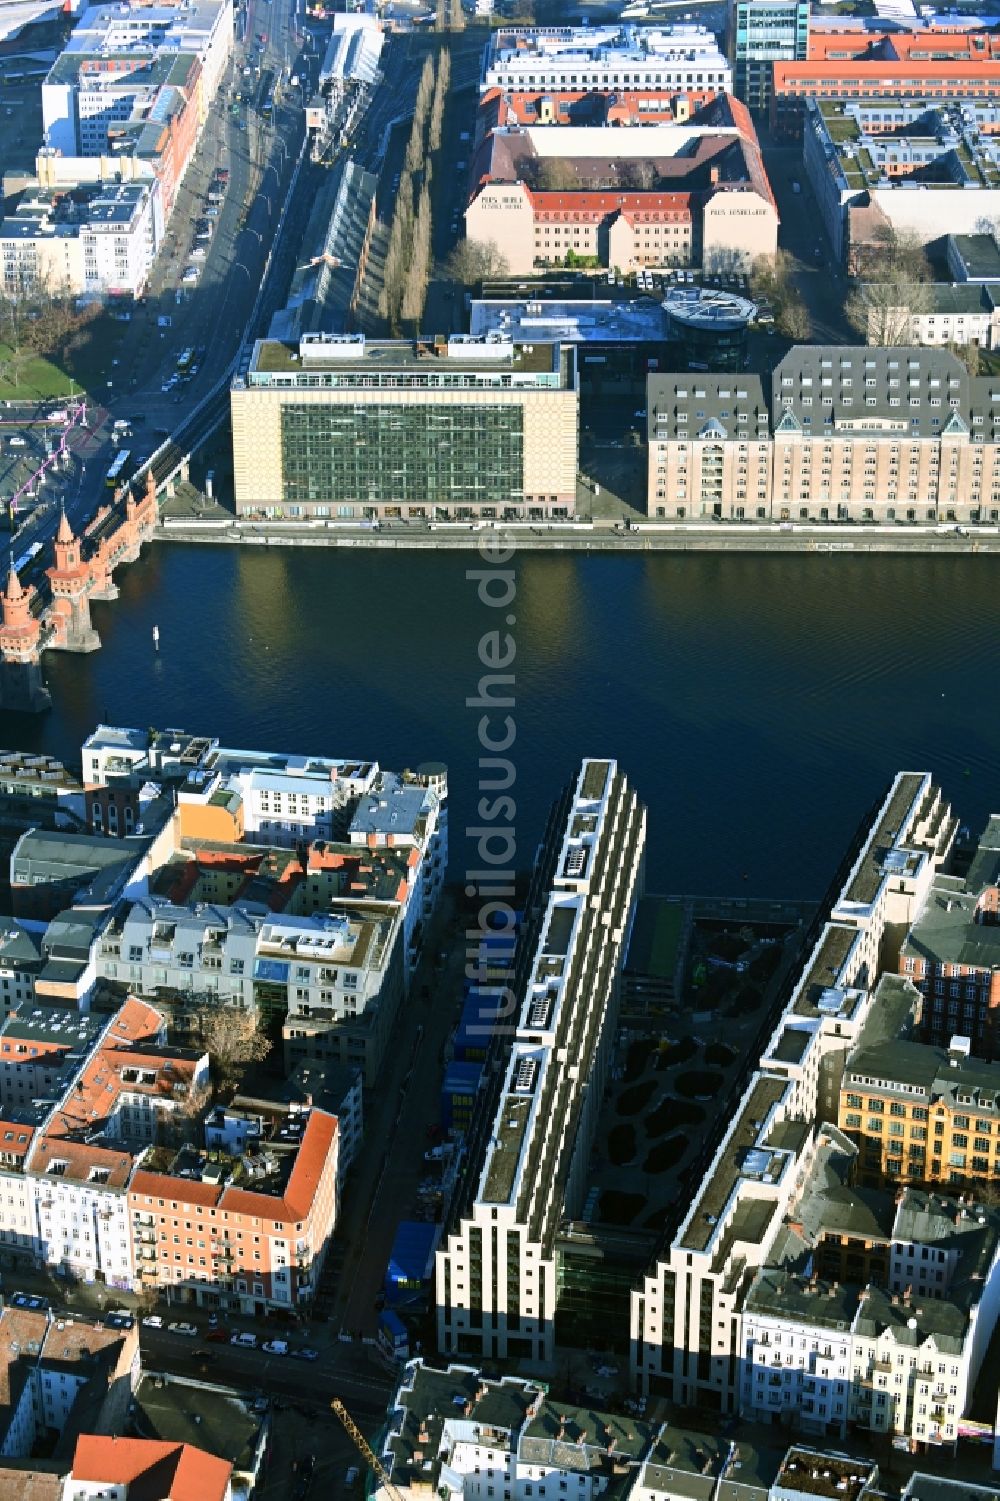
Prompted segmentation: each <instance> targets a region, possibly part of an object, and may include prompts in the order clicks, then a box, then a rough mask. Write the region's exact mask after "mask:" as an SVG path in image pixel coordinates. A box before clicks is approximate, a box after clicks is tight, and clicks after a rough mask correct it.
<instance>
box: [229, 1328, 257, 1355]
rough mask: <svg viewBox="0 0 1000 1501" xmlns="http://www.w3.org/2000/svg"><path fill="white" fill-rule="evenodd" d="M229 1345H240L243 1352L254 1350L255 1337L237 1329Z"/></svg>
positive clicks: (255, 1346) (244, 1330)
mask: <svg viewBox="0 0 1000 1501" xmlns="http://www.w3.org/2000/svg"><path fill="white" fill-rule="evenodd" d="M229 1343H230V1344H231V1345H241V1346H242V1347H243V1349H244V1350H256V1348H257V1336H256V1334H251V1333H249V1331H248V1330H246V1329H243V1330H239V1329H238V1330H237V1331H236V1333H235V1334H234V1335H233V1336H232V1338H231V1339H230V1341H229Z"/></svg>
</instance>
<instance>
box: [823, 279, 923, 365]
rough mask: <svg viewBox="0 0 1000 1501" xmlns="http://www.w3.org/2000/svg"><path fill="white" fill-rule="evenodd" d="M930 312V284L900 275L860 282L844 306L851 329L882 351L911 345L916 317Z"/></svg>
mask: <svg viewBox="0 0 1000 1501" xmlns="http://www.w3.org/2000/svg"><path fill="white" fill-rule="evenodd" d="M930 309H931V289H930V286H929V284H928V283H927V282H925V281H914V280H912V279H911V278H910V277H908V276H905V275H901V274H897V275H896V276H894V277H893V278H892V279H891V280H889V281H881V280H880V281H877V282H871V281H864V282H861V283H860V285H859V286H857V287H855V289H854V291H853V292H852V293H851V294H850V296H849V297H848V299H847V301H846V303H845V304H844V311H845V313H846V314H847V319H848V322H849V323H850V324H851V326H852V328H854V329H856V330H857V332H858V333H859V334H860V335H861V337H862V338H863V339H865V340H867V342H868V343H869V344H875V345H878V346H880V347H881V348H888V347H890V346H892V345H894V344H910V343H912V342H913V319H914V317H918V316H919V315H920V314H921V313H928V312H930Z"/></svg>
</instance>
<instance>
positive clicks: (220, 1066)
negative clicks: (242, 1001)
mask: <svg viewBox="0 0 1000 1501" xmlns="http://www.w3.org/2000/svg"><path fill="white" fill-rule="evenodd" d="M197 1027H198V1032H199V1034H200V1036H201V1041H202V1046H203V1047H204V1048H205V1049H206V1050H207V1052H208V1054H209V1056H210V1057H211V1059H212V1062H213V1064H214V1066H215V1068H216V1069H217V1070H218V1073H219V1076H220V1078H221V1079H222V1080H224V1081H225V1082H226V1083H231V1082H232V1081H233V1080H234V1079H235V1078H236V1077H238V1075H239V1074H241V1073H242V1071H243V1069H244V1068H246V1066H247V1064H250V1063H261V1062H262V1061H263V1060H264V1059H265V1058H266V1057H267V1055H268V1053H270V1051H271V1049H272V1047H273V1046H274V1044H273V1043H272V1042H271V1039H270V1038H269V1037H268V1036H267V1034H266V1033H265V1032H263V1031H261V1028H260V1025H259V1023H258V1021H257V1017H256V1015H255V1014H254V1012H252V1011H243V1010H242V1009H241V1008H240V1007H238V1006H222V1005H214V1006H202V1007H201V1008H200V1010H199V1011H198V1013H197Z"/></svg>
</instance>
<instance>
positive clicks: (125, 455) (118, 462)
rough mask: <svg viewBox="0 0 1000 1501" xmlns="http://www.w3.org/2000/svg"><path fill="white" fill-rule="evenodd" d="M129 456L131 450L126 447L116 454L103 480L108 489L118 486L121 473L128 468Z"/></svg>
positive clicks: (130, 455)
mask: <svg viewBox="0 0 1000 1501" xmlns="http://www.w3.org/2000/svg"><path fill="white" fill-rule="evenodd" d="M131 457H132V454H131V451H130V450H129V449H127V448H123V449H121V451H120V452H119V453H118V454H116V456H115V459H114V461H113V463H112V465H111V468H110V469H109V470H108V473H107V478H106V479H105V481H104V483H105V484H106V485H107V487H108V489H109V490H115V489H117V488H118V486H119V484H120V483H121V479H122V475H123V474H124V473H125V470H126V469H127V468H128V462H129V459H130V458H131Z"/></svg>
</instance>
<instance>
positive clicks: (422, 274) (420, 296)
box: [401, 183, 431, 334]
mask: <svg viewBox="0 0 1000 1501" xmlns="http://www.w3.org/2000/svg"><path fill="white" fill-rule="evenodd" d="M430 264H431V195H430V189H429V187H428V185H427V183H424V185H423V187H422V188H421V190H420V203H419V206H418V208H417V217H416V221H415V223H414V226H413V243H412V246H411V250H410V267H409V271H408V272H407V276H406V282H405V285H404V287H403V302H402V308H401V314H402V317H403V319H404V320H405V321H406V322H408V323H410V324H411V325H412V330H413V332H414V333H415V334H416V333H417V332H419V328H420V319H421V318H422V316H423V311H424V301H425V299H426V297H427V282H428V279H429V276H430Z"/></svg>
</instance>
